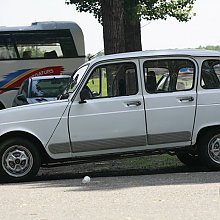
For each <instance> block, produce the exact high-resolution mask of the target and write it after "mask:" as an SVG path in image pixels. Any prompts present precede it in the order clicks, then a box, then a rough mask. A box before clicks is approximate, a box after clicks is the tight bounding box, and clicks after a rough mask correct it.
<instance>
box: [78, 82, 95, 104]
mask: <svg viewBox="0 0 220 220" xmlns="http://www.w3.org/2000/svg"><path fill="white" fill-rule="evenodd" d="M92 97H93V96H92V93H91V91H90V89H89V88H88V86H85V87H84V88H83V89H82V91H81V92H80V99H81V101H80V102H79V103H80V104H82V103H86V101H85V100H87V99H91V98H92Z"/></svg>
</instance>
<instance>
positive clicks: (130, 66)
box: [69, 61, 146, 156]
mask: <svg viewBox="0 0 220 220" xmlns="http://www.w3.org/2000/svg"><path fill="white" fill-rule="evenodd" d="M137 64H138V61H134V62H130V61H129V62H112V63H106V64H105V63H104V64H100V65H99V66H97V67H94V68H93V70H92V71H91V72H90V74H89V76H88V79H87V80H86V81H85V83H84V85H83V86H82V89H81V92H80V95H78V96H77V97H76V99H75V100H74V101H73V103H72V106H71V108H70V112H69V132H70V139H71V144H72V152H73V156H74V155H76V156H77V155H93V154H102V153H116V152H121V151H129V150H131V149H132V150H134V149H137V150H138V149H142V148H144V147H146V124H145V112H144V101H143V95H142V91H141V86H140V74H139V67H138V65H137ZM80 96H81V98H80Z"/></svg>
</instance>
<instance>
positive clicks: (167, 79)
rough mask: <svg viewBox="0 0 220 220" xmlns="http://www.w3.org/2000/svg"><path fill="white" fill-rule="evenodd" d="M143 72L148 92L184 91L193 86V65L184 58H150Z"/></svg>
mask: <svg viewBox="0 0 220 220" xmlns="http://www.w3.org/2000/svg"><path fill="white" fill-rule="evenodd" d="M144 74H145V76H144V78H145V88H146V91H147V92H148V93H159V92H176V91H185V90H190V89H192V88H193V86H194V75H195V65H194V63H193V62H192V61H190V60H186V59H169V60H164V59H160V60H150V61H146V62H145V63H144Z"/></svg>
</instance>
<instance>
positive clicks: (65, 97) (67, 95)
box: [57, 93, 69, 99]
mask: <svg viewBox="0 0 220 220" xmlns="http://www.w3.org/2000/svg"><path fill="white" fill-rule="evenodd" d="M68 98H69V93H63V94H61V95H58V96H57V99H68Z"/></svg>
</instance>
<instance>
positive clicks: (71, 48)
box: [0, 21, 85, 109]
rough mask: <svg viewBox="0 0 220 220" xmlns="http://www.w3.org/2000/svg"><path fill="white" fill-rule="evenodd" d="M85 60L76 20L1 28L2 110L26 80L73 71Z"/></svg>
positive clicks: (0, 93)
mask: <svg viewBox="0 0 220 220" xmlns="http://www.w3.org/2000/svg"><path fill="white" fill-rule="evenodd" d="M84 62H85V46H84V37H83V33H82V30H81V28H80V27H79V26H78V25H77V24H76V23H74V22H53V21H51V22H35V23H32V25H31V26H24V27H0V109H4V108H8V107H11V106H12V101H13V98H14V97H15V94H16V93H17V91H16V90H18V89H19V87H20V85H21V84H22V82H23V81H24V80H25V79H27V78H29V77H31V76H43V75H61V74H65V75H66V74H72V73H73V71H74V70H75V69H76V68H78V67H79V66H80V65H81V64H83V63H84Z"/></svg>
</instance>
